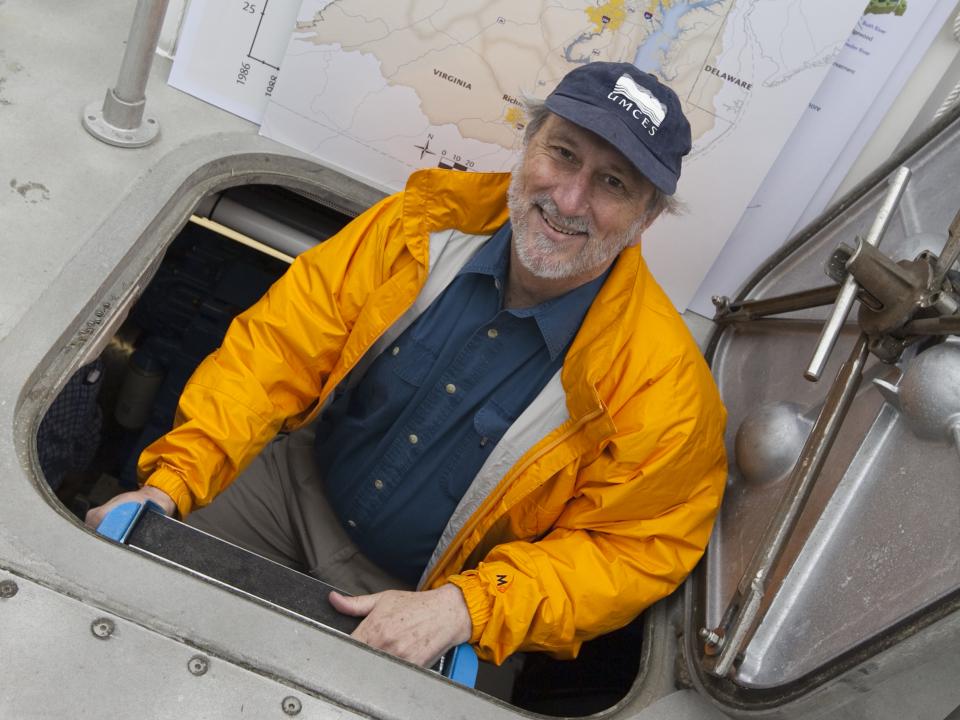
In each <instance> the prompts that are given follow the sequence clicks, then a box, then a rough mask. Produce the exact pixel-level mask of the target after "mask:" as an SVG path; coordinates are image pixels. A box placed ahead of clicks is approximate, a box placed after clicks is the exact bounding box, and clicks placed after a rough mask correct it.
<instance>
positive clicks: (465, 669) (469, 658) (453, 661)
mask: <svg viewBox="0 0 960 720" xmlns="http://www.w3.org/2000/svg"><path fill="white" fill-rule="evenodd" d="M479 667H480V661H479V660H478V659H477V653H476V652H474V649H473V646H472V645H470V643H463V644H462V645H457V646H456V647H455V648H454V649H453V651H452V653H451V657H450V662H449V663H448V664H447V666H446V667H445V668H444V672H443V674H444V676H446V677H448V678H450V679H451V680H453V681H454V682H456V683H460V684H461V685H465V686H467V687H470V688H472V687H473V686H474V685H476V684H477V670H478V668H479Z"/></svg>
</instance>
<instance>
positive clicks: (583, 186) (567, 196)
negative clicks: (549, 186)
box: [553, 171, 590, 217]
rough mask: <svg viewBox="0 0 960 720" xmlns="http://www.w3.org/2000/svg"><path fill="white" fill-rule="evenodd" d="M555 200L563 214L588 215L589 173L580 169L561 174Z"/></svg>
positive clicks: (571, 215) (555, 188)
mask: <svg viewBox="0 0 960 720" xmlns="http://www.w3.org/2000/svg"><path fill="white" fill-rule="evenodd" d="M553 201H554V202H555V203H556V204H557V210H559V211H560V214H561V215H564V216H566V217H573V216H582V215H586V214H587V208H588V207H589V205H590V177H589V174H588V173H586V172H583V171H580V172H576V173H569V174H566V175H563V176H561V177H560V178H559V179H558V182H557V184H556V186H555V187H554V190H553Z"/></svg>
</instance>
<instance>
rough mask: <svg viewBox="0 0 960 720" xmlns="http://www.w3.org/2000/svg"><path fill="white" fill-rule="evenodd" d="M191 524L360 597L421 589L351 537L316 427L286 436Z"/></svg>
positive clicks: (197, 513)
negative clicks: (320, 461) (316, 447)
mask: <svg viewBox="0 0 960 720" xmlns="http://www.w3.org/2000/svg"><path fill="white" fill-rule="evenodd" d="M186 522H187V523H188V524H189V525H192V526H194V527H196V528H198V529H200V530H203V531H204V532H207V533H210V534H211V535H215V536H217V537H219V538H222V539H224V540H227V541H228V542H231V543H233V544H234V545H239V546H240V547H242V548H246V549H247V550H250V551H251V552H254V553H257V554H258V555H262V556H263V557H266V558H269V559H270V560H273V561H275V562H278V563H280V564H282V565H286V566H288V567H291V568H293V569H295V570H299V571H301V572H305V573H309V574H310V575H313V576H314V577H316V578H318V579H320V580H323V581H324V582H326V583H329V584H330V585H333V586H334V587H337V588H340V589H342V590H344V591H345V592H347V593H350V594H353V595H357V594H363V593H371V592H379V591H381V590H387V589H403V590H410V589H413V588H411V587H410V586H409V585H407V584H406V583H403V582H401V581H399V580H397V579H396V578H394V577H392V576H391V575H389V574H388V573H386V572H384V571H383V570H381V569H380V568H379V567H377V566H376V565H374V564H373V563H372V562H371V561H370V560H368V559H367V558H366V557H365V556H364V555H363V554H362V553H361V552H360V550H359V549H358V548H357V546H356V545H355V544H354V543H353V541H352V540H351V539H350V538H349V537H348V536H347V534H346V532H344V530H343V527H342V526H341V525H340V521H339V520H338V519H337V517H336V515H334V513H333V510H332V509H331V508H330V504H329V503H328V502H327V497H326V494H325V493H324V490H323V482H322V480H321V478H320V475H319V472H318V470H317V466H316V462H315V461H314V456H313V431H312V429H310V428H305V429H303V430H299V431H297V432H295V433H292V434H290V435H281V436H278V437H277V438H276V439H275V440H274V441H273V442H271V443H270V444H269V445H267V447H265V448H264V449H263V452H261V453H260V455H258V456H257V457H256V458H255V459H254V460H253V462H251V463H250V465H249V466H248V467H247V469H246V470H244V471H243V472H242V473H241V474H240V476H239V477H238V478H237V479H236V480H234V482H233V483H232V484H231V485H230V486H229V487H228V488H227V489H226V490H225V491H224V492H222V493H220V495H219V496H217V498H216V500H214V502H212V503H211V504H210V505H208V506H207V507H205V508H202V509H200V510H197V511H195V512H193V513H191V514H190V516H189V517H188V518H187V520H186Z"/></svg>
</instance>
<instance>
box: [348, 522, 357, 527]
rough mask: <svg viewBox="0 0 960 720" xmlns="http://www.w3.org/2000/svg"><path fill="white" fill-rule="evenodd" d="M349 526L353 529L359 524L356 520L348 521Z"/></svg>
mask: <svg viewBox="0 0 960 720" xmlns="http://www.w3.org/2000/svg"><path fill="white" fill-rule="evenodd" d="M347 525H349V526H350V527H352V528H355V527H356V526H357V523H356V521H354V520H347Z"/></svg>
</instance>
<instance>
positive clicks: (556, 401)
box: [87, 63, 726, 664]
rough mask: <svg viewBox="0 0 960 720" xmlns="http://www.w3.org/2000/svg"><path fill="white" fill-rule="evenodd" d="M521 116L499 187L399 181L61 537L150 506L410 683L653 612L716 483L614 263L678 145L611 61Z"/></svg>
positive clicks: (207, 366)
mask: <svg viewBox="0 0 960 720" xmlns="http://www.w3.org/2000/svg"><path fill="white" fill-rule="evenodd" d="M529 113H530V117H529V123H528V126H527V132H526V136H525V143H524V152H523V156H522V158H521V160H520V162H519V163H518V165H517V167H516V168H515V169H514V171H513V173H511V174H510V175H506V174H493V173H490V174H483V173H462V172H457V171H441V170H428V171H420V172H417V173H414V174H413V175H412V176H411V178H410V180H409V182H408V184H407V187H406V189H405V190H404V192H402V193H399V194H398V195H395V196H392V197H390V198H387V199H386V200H384V201H383V202H381V203H379V204H378V205H376V206H374V207H373V208H371V209H370V210H369V211H367V212H366V213H364V214H363V215H362V216H360V217H359V218H357V219H356V220H355V221H354V222H352V223H351V224H350V225H349V226H347V227H346V228H345V229H344V230H343V231H342V232H341V233H339V234H338V235H337V236H336V237H334V238H332V239H330V240H329V241H327V242H326V243H323V244H322V245H320V246H318V247H317V248H315V249H314V250H311V251H309V252H307V253H305V254H304V255H302V256H301V257H300V258H298V260H297V261H296V262H295V263H294V265H293V266H292V267H291V269H290V270H289V271H288V272H287V274H286V275H285V276H284V277H283V278H281V279H280V280H279V281H278V282H277V284H276V285H275V286H274V287H273V288H271V289H270V291H269V292H268V293H267V295H265V296H264V298H263V299H262V300H260V301H259V302H258V303H257V304H256V305H255V306H254V307H252V308H251V309H250V310H248V311H247V312H246V313H244V314H242V315H241V316H240V317H238V318H237V319H236V320H235V322H234V323H233V325H232V326H231V329H230V331H229V332H228V333H227V336H226V338H225V339H224V343H223V346H222V347H221V348H220V349H219V350H217V351H216V352H215V353H214V354H213V355H211V356H210V357H209V358H207V359H206V360H205V361H204V362H203V363H202V364H201V366H200V367H199V368H198V369H197V371H196V373H195V374H194V376H193V378H191V381H190V383H189V384H188V385H187V388H186V389H185V391H184V394H183V396H182V398H181V401H180V406H179V412H178V417H177V421H176V426H175V427H174V429H173V430H172V431H171V432H170V433H168V434H167V435H165V436H164V437H163V438H161V439H160V440H158V441H157V442H155V443H154V444H153V445H151V446H150V447H149V448H147V450H146V451H145V452H144V454H143V455H142V457H141V460H140V469H141V473H142V475H143V477H144V479H145V481H146V485H145V486H144V487H143V488H142V489H141V490H139V491H137V492H135V493H131V494H126V495H122V496H119V497H118V498H115V499H114V501H111V503H109V504H108V505H106V506H103V507H101V508H97V509H95V510H92V511H91V513H90V515H89V516H88V518H87V521H88V523H90V524H93V525H95V524H96V523H97V522H98V521H99V519H100V518H101V517H102V516H103V513H104V512H105V511H106V510H108V509H109V508H110V507H112V505H114V504H116V503H118V502H121V501H124V500H129V499H131V496H132V497H133V498H137V499H143V498H147V497H149V498H151V499H154V500H156V501H158V502H159V503H160V504H161V505H162V506H163V507H164V508H165V509H166V510H167V511H168V512H170V513H174V512H179V514H180V515H181V516H183V517H187V516H189V517H187V520H188V522H190V523H192V524H194V525H195V526H197V527H199V528H201V529H204V530H207V531H209V532H211V533H214V534H216V535H220V536H222V537H224V538H226V539H228V540H230V541H232V542H235V543H237V544H239V545H242V546H244V547H247V548H249V549H251V550H253V551H255V552H258V553H260V554H262V555H264V556H266V557H269V558H272V559H274V560H276V561H278V562H282V563H284V564H287V565H290V566H292V567H296V568H298V569H301V570H303V571H305V572H310V573H311V574H314V575H316V576H317V577H320V578H321V579H323V580H325V581H327V582H329V583H331V584H334V585H337V586H339V587H342V588H344V589H345V590H347V591H349V592H351V593H359V595H357V596H355V597H348V596H345V595H340V594H337V593H334V594H332V595H331V598H330V600H331V602H332V603H333V605H334V606H335V607H336V608H337V609H338V610H340V611H341V612H344V613H348V614H351V615H356V616H361V617H364V618H365V619H364V620H363V622H362V623H361V624H360V625H359V627H358V628H357V630H356V632H355V633H354V635H355V637H357V638H358V639H360V640H362V641H364V642H366V643H368V644H370V645H373V646H375V647H379V648H381V649H384V650H386V651H388V652H391V653H393V654H395V655H398V656H400V657H403V658H406V659H408V660H411V661H413V662H416V663H420V664H430V663H432V662H433V661H434V660H435V659H436V658H437V657H439V656H440V655H441V654H442V653H443V652H445V651H446V650H447V649H448V648H450V647H452V646H453V645H455V644H458V643H460V642H464V641H470V642H472V643H473V644H474V645H475V647H476V649H477V651H478V654H479V655H480V656H481V657H482V658H485V659H490V660H493V661H496V662H500V661H502V660H503V659H504V658H505V657H507V656H508V655H509V654H511V653H513V652H515V651H517V650H543V651H549V652H553V653H554V654H556V655H558V656H561V657H573V656H575V655H576V653H577V652H578V650H579V648H580V645H581V644H582V643H583V642H584V641H585V640H588V639H590V638H592V637H595V636H597V635H600V634H602V633H606V632H609V631H611V630H614V629H616V628H618V627H621V626H623V625H625V624H626V623H628V622H629V621H630V620H631V619H633V618H634V617H635V616H636V615H637V614H638V613H640V612H641V611H642V610H643V609H644V608H645V607H647V606H648V605H650V604H651V603H653V602H655V601H656V600H658V599H660V598H662V597H664V596H665V595H667V594H669V593H670V592H672V591H673V590H674V589H675V588H676V587H677V585H678V584H679V583H680V582H681V581H682V580H683V579H684V577H686V575H687V574H688V573H689V572H690V570H691V568H692V567H693V566H694V565H695V564H696V562H697V560H698V559H699V558H700V556H701V554H702V552H703V549H704V547H705V545H706V542H707V538H708V536H709V534H710V529H711V526H712V523H713V519H714V516H715V514H716V511H717V507H718V505H719V503H720V499H721V495H722V492H723V487H724V483H725V480H726V461H725V457H724V450H723V442H722V433H723V425H724V419H725V418H724V411H723V407H722V405H721V403H720V400H719V398H718V395H717V391H716V388H715V387H714V385H713V382H712V379H711V377H710V373H709V370H708V369H707V367H706V364H705V363H704V361H703V359H702V357H701V356H700V353H699V351H698V350H697V348H696V346H695V344H694V343H693V341H692V339H691V338H690V336H689V334H688V332H687V330H686V328H685V326H684V325H683V322H682V321H681V319H680V317H679V316H678V315H677V313H676V311H675V310H674V308H673V307H672V305H671V303H670V301H669V300H668V299H667V298H666V297H665V296H664V294H663V292H662V291H661V289H660V288H659V287H658V286H657V284H656V282H655V281H654V279H653V278H652V276H651V275H650V273H649V271H648V270H647V267H646V265H645V263H644V261H643V258H642V257H641V255H640V248H639V246H640V241H641V236H642V234H643V231H644V230H645V229H646V228H647V227H648V226H649V225H650V223H651V222H653V221H654V220H655V219H656V217H657V216H658V215H659V214H660V213H661V212H662V211H663V210H664V209H668V210H669V209H671V207H672V199H671V197H670V196H671V195H672V194H673V193H674V191H675V189H676V184H677V180H678V178H679V175H680V167H681V159H682V157H683V156H684V155H685V154H686V153H687V152H688V151H689V150H690V127H689V124H688V122H687V120H686V118H685V117H684V116H683V113H682V111H681V109H680V104H679V101H678V99H677V97H676V95H675V94H674V93H673V92H672V91H671V90H670V89H668V88H667V87H665V86H664V85H662V84H661V83H659V82H658V81H657V80H656V78H654V77H653V76H652V75H648V74H646V73H643V72H640V71H639V70H637V69H636V68H635V67H633V66H632V65H627V64H614V63H591V64H588V65H585V66H582V67H579V68H577V69H576V70H574V71H572V72H571V73H569V74H568V75H567V76H566V77H565V78H564V79H563V80H562V81H561V82H560V84H559V85H558V87H557V88H556V90H555V91H554V92H553V93H552V94H551V95H550V96H549V97H548V98H547V100H546V101H545V103H543V104H533V105H531V107H530V108H529ZM508 218H509V219H508ZM301 427H303V428H305V429H303V430H297V429H298V428H301ZM281 430H283V431H287V432H281V433H280V435H279V437H276V438H275V437H274V436H276V435H277V433H278V431H281ZM293 430H297V431H296V432H289V431H293ZM261 450H262V452H261ZM221 493H222V495H221ZM218 495H219V496H220V497H219V498H218V499H217V501H216V502H214V503H212V504H211V501H212V500H213V499H214V498H215V497H217V496H218Z"/></svg>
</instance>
